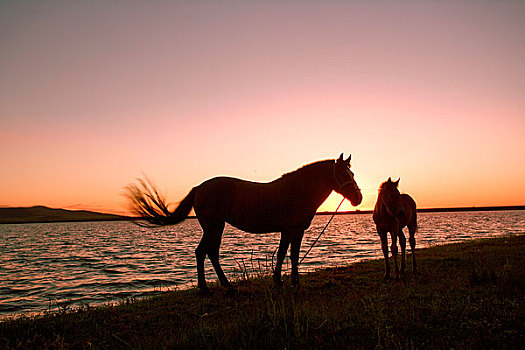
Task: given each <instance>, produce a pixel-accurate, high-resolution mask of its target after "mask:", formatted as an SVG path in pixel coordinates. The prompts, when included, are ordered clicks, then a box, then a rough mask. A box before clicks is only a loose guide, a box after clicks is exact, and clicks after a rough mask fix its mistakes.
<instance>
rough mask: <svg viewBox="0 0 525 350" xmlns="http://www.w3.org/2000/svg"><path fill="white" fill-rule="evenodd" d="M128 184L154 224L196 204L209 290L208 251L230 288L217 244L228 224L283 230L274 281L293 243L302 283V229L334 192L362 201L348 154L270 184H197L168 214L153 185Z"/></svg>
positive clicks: (176, 218)
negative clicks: (300, 255)
mask: <svg viewBox="0 0 525 350" xmlns="http://www.w3.org/2000/svg"><path fill="white" fill-rule="evenodd" d="M139 182H140V185H141V186H140V187H139V186H136V185H129V186H128V187H127V191H128V192H127V196H128V197H129V198H130V199H131V204H132V208H134V211H135V213H136V214H138V215H139V216H141V217H142V218H143V219H145V220H147V221H149V222H150V223H152V224H155V225H173V224H177V223H179V222H181V221H182V220H184V219H186V217H187V216H188V214H189V213H190V211H191V208H192V207H193V208H194V209H195V214H196V216H197V219H198V220H199V223H200V225H201V227H202V230H203V236H202V239H201V241H200V243H199V245H198V247H197V249H196V250H195V255H196V259H197V273H198V287H199V288H200V289H202V290H207V287H206V280H205V277H204V259H205V258H206V255H208V257H209V259H210V261H211V263H212V264H213V267H214V269H215V273H216V274H217V277H218V278H219V281H220V283H221V285H223V286H226V287H230V283H229V282H228V279H227V278H226V276H225V275H224V272H223V271H222V268H221V265H220V264H219V248H220V245H221V239H222V232H223V229H224V225H225V223H226V222H227V223H229V224H230V225H232V226H235V227H237V228H238V229H240V230H243V231H247V232H253V233H269V232H281V241H280V243H279V250H278V252H277V264H276V266H275V271H274V280H275V282H276V283H277V284H281V283H282V282H281V268H282V264H283V260H284V257H285V256H286V252H287V251H288V246H289V245H290V244H291V255H290V257H291V261H292V275H291V277H292V284H293V285H297V284H298V283H299V272H298V260H299V250H300V247H301V240H302V238H303V234H304V231H305V230H306V229H307V228H308V227H309V226H310V223H311V222H312V219H313V217H314V215H315V212H316V210H317V208H318V207H319V206H320V205H321V204H322V203H323V202H324V200H325V199H326V198H327V197H328V195H329V194H330V193H331V192H332V191H336V192H338V193H340V194H341V195H343V196H344V197H345V198H347V199H349V200H350V202H351V203H352V205H354V206H357V205H359V204H360V203H361V200H362V196H361V191H360V189H359V187H358V186H357V184H356V182H355V180H354V174H353V173H352V171H351V170H350V157H348V159H347V160H343V154H341V156H340V157H339V159H337V161H335V160H324V161H319V162H315V163H312V164H309V165H306V166H304V167H302V168H300V169H298V170H296V171H294V172H291V173H288V174H285V175H283V176H282V177H280V178H278V179H276V180H274V181H272V182H269V183H256V182H250V181H245V180H240V179H235V178H230V177H215V178H212V179H210V180H207V181H204V182H203V183H202V184H200V185H199V186H196V187H194V188H193V189H192V190H191V191H190V193H189V194H188V195H187V196H186V198H184V199H183V200H182V201H181V202H180V204H179V206H178V207H177V208H176V209H175V210H174V211H173V212H170V211H169V210H168V208H167V205H166V204H165V199H164V198H163V197H161V196H160V195H159V193H158V191H157V190H156V189H155V187H154V186H153V185H152V184H151V183H149V182H148V183H146V182H144V181H142V180H139Z"/></svg>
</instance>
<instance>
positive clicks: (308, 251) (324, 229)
mask: <svg viewBox="0 0 525 350" xmlns="http://www.w3.org/2000/svg"><path fill="white" fill-rule="evenodd" d="M344 201H345V198H344V197H343V199H342V200H341V203H339V205H338V206H337V208H336V209H335V211H334V213H333V214H332V217H331V218H330V220H328V222H327V223H326V225H325V227H324V228H323V230H322V231H321V233H320V234H319V236H317V238H316V239H315V241H314V243H312V245H311V246H310V248H309V249H308V250H307V251H306V253H305V254H304V256H303V258H302V259H301V261H299V264H297V266H299V265H301V263H302V262H303V260H304V259H305V258H306V256H307V255H308V253H310V250H312V248H313V247H314V245H315V244H316V243H317V241H318V240H319V238H321V236H322V235H323V233H324V231H326V228H327V227H328V225H330V223H331V222H332V219H333V218H334V216H335V214H336V213H337V211H338V210H339V208H340V207H341V204H343V202H344Z"/></svg>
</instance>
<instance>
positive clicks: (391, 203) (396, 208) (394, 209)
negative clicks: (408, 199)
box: [378, 178, 404, 217]
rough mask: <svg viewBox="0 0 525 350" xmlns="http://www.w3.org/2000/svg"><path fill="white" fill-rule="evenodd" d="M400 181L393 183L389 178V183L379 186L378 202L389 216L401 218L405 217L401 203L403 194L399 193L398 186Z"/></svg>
mask: <svg viewBox="0 0 525 350" xmlns="http://www.w3.org/2000/svg"><path fill="white" fill-rule="evenodd" d="M399 180H400V179H398V180H397V181H392V179H391V178H388V180H387V181H385V182H383V183H382V184H381V186H379V197H378V201H380V202H381V205H382V206H383V208H384V209H385V210H386V212H387V214H388V215H389V216H393V217H401V216H403V215H404V209H403V204H402V203H401V194H400V193H399V190H398V188H397V187H398V186H399Z"/></svg>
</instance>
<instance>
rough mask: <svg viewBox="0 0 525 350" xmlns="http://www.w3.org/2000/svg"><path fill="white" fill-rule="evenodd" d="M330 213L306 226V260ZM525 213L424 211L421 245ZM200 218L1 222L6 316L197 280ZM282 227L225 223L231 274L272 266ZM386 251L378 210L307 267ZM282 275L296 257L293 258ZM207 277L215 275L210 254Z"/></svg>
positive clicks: (326, 243)
mask: <svg viewBox="0 0 525 350" xmlns="http://www.w3.org/2000/svg"><path fill="white" fill-rule="evenodd" d="M328 219H329V217H326V216H318V217H316V218H315V219H314V221H313V222H312V225H311V227H310V229H309V230H308V231H307V232H306V233H305V237H304V240H303V244H302V248H301V257H302V256H303V255H304V253H305V252H306V250H308V248H309V247H310V245H311V244H312V243H313V242H314V240H315V239H316V238H317V235H318V234H319V232H320V231H321V230H322V228H323V227H324V225H325V224H326V222H327V221H328ZM524 219H525V212H522V211H508V212H466V213H423V214H420V215H419V231H418V233H417V236H416V238H417V242H418V243H417V244H418V247H426V246H430V245H434V244H443V243H451V242H458V241H462V240H467V239H472V238H478V237H487V236H491V235H502V234H516V233H525V220H524ZM200 236H201V230H200V227H199V225H198V223H197V221H196V220H186V221H185V222H183V223H182V224H180V225H177V226H171V227H164V228H157V229H145V228H142V227H139V226H136V225H134V224H131V223H127V222H87V223H50V224H20V225H0V317H1V316H2V315H3V316H4V317H5V315H11V314H18V313H22V312H42V311H46V310H56V309H57V308H59V307H64V306H68V305H73V306H75V305H82V304H101V303H107V302H113V301H118V300H122V299H126V298H131V297H133V298H134V297H142V296H147V295H152V294H154V293H158V292H160V291H165V290H167V289H168V288H169V289H173V288H186V287H188V286H191V285H194V284H195V282H196V268H195V255H194V251H195V248H196V246H197V244H198V242H199V240H200ZM279 238H280V235H279V234H266V235H254V234H248V233H244V232H241V231H239V230H237V229H235V228H233V227H231V226H228V225H226V228H225V231H224V235H223V244H222V247H221V263H222V265H223V268H224V271H225V273H226V274H227V275H228V276H230V277H240V276H241V275H242V274H241V272H240V267H241V266H242V268H243V269H244V268H246V269H247V270H248V271H251V272H252V273H254V274H256V273H257V272H258V271H260V270H265V269H266V270H267V269H270V268H271V264H272V259H275V257H273V255H274V253H275V251H276V249H277V247H278V245H279ZM377 257H382V253H381V249H380V244H379V238H378V237H377V234H376V232H375V226H374V224H373V222H372V218H371V215H365V214H363V215H351V216H350V215H349V216H337V217H335V218H334V220H333V221H332V223H331V224H330V226H329V227H328V229H327V231H326V232H325V234H324V236H323V237H322V238H321V239H320V241H319V242H318V244H317V245H316V247H315V248H314V249H312V250H311V252H310V253H309V255H308V257H307V259H306V260H305V261H304V262H303V264H302V265H301V267H300V269H301V270H302V271H303V272H305V271H311V270H313V269H316V268H320V267H328V266H341V265H346V264H348V263H351V262H355V261H359V260H363V259H370V258H377ZM283 268H284V272H285V273H288V272H289V268H290V264H289V260H288V259H286V260H285V264H284V266H283ZM206 276H207V278H208V279H210V280H216V276H215V274H214V272H213V269H212V267H211V264H210V263H209V262H208V261H206Z"/></svg>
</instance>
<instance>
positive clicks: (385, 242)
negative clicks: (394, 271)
mask: <svg viewBox="0 0 525 350" xmlns="http://www.w3.org/2000/svg"><path fill="white" fill-rule="evenodd" d="M377 233H378V235H379V238H381V249H382V250H383V256H384V257H385V276H384V279H385V280H388V279H390V265H389V264H388V240H387V231H385V230H383V229H380V228H379V227H378V228H377Z"/></svg>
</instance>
